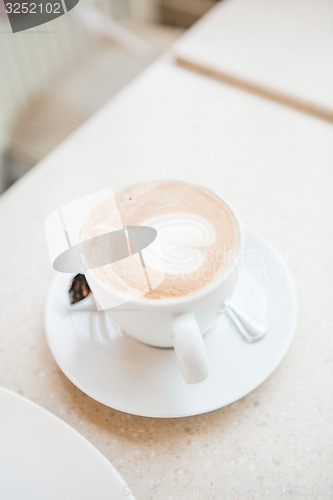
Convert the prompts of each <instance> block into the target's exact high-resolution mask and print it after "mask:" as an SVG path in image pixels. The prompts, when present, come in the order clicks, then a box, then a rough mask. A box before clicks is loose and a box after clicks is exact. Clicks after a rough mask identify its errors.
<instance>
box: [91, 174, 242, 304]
mask: <svg viewBox="0 0 333 500" xmlns="http://www.w3.org/2000/svg"><path fill="white" fill-rule="evenodd" d="M115 198H116V203H117V206H118V213H115V211H114V208H113V209H112V207H114V200H106V201H104V202H103V203H101V204H100V205H99V206H97V207H96V208H95V209H94V210H93V213H92V215H91V217H90V219H89V220H88V222H87V224H86V226H85V228H84V237H85V238H89V237H92V236H97V235H98V234H101V233H103V232H106V231H110V230H115V229H120V228H121V227H126V226H138V225H145V226H151V227H154V228H155V229H156V230H157V233H158V241H159V249H160V251H159V252H156V251H155V250H154V245H152V246H151V247H152V248H151V249H149V247H148V248H147V249H146V250H145V255H146V256H148V257H149V258H147V259H146V262H145V263H146V266H147V271H148V275H149V276H150V277H153V276H154V275H155V276H156V277H158V275H161V276H162V275H163V280H162V282H161V283H160V284H159V285H158V286H157V287H154V288H152V287H151V286H149V288H147V280H146V276H147V274H146V273H143V272H142V266H141V261H140V259H139V258H138V256H137V255H136V256H135V255H133V257H128V258H126V259H123V260H121V261H118V262H115V263H113V264H109V265H107V266H104V267H100V268H97V269H95V270H94V271H93V272H94V274H95V276H96V278H98V279H100V280H102V281H103V282H104V283H106V284H107V285H108V286H110V287H112V288H113V289H114V290H115V291H119V292H122V293H128V294H131V293H133V294H134V292H135V293H136V294H137V291H138V290H141V291H142V292H143V295H144V296H145V297H147V298H149V299H163V298H173V297H174V298H176V297H182V296H185V295H188V294H191V293H194V292H196V291H198V290H200V289H202V288H204V287H205V286H206V285H208V284H209V283H211V282H212V281H213V280H215V279H217V278H218V279H219V278H220V277H221V276H223V275H225V274H226V273H227V272H228V270H229V269H230V268H231V266H232V265H233V263H234V260H235V258H236V256H237V255H238V252H239V247H240V240H241V235H240V231H239V227H238V224H237V221H236V219H235V217H234V215H233V213H232V211H231V210H230V209H229V208H228V206H227V205H226V204H225V203H224V202H223V201H222V200H221V199H220V198H219V197H218V196H216V195H215V194H214V193H212V192H210V191H208V190H206V189H204V188H202V187H199V186H196V185H192V184H189V183H186V182H182V181H173V180H170V181H169V180H165V181H156V182H155V181H154V182H145V183H140V184H136V185H133V186H130V187H128V188H126V189H124V190H123V191H121V192H119V193H118V194H117V195H116V196H115ZM119 214H120V219H121V220H120V219H119ZM162 273H163V274H162ZM155 281H156V280H155ZM157 281H158V280H157ZM160 281H161V280H160ZM152 282H154V279H152Z"/></svg>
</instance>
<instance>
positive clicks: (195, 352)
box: [173, 313, 208, 384]
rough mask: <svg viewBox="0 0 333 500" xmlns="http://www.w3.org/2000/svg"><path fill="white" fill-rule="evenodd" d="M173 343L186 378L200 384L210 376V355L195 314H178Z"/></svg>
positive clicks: (174, 324)
mask: <svg viewBox="0 0 333 500" xmlns="http://www.w3.org/2000/svg"><path fill="white" fill-rule="evenodd" d="M173 345H174V348H175V352H176V356H177V359H178V361H179V364H180V369H181V372H182V374H183V377H184V379H185V380H186V382H187V383H189V384H198V383H199V382H202V381H203V380H205V378H207V376H208V357H207V353H206V349H205V345H204V341H203V338H202V335H201V331H200V328H199V325H198V323H197V320H196V319H195V316H194V314H191V313H186V314H181V315H179V316H176V317H175V318H174V321H173Z"/></svg>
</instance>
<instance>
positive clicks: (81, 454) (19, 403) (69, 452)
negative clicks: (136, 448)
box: [0, 388, 134, 500]
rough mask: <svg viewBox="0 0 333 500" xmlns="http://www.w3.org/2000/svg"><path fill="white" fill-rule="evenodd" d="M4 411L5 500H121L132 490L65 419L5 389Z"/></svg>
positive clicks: (1, 394) (1, 460)
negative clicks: (96, 499)
mask: <svg viewBox="0 0 333 500" xmlns="http://www.w3.org/2000/svg"><path fill="white" fill-rule="evenodd" d="M0 408H1V412H0V492H1V493H0V497H1V498H2V499H6V500H18V499H24V500H46V499H47V500H59V499H61V500H91V499H92V498H98V500H109V499H110V498H112V499H113V500H116V499H118V500H121V499H123V498H124V492H125V491H126V492H127V493H128V492H129V488H128V487H127V486H126V483H125V481H124V480H123V479H122V477H121V476H120V474H119V473H118V472H117V471H116V469H115V468H114V467H113V466H112V465H111V464H110V462H109V461H108V460H107V459H106V458H105V457H104V456H103V455H102V454H101V453H100V452H99V451H98V450H97V449H96V448H95V447H94V446H93V445H92V444H91V443H89V441H87V440H86V439H85V438H84V437H83V436H81V434H79V433H78V432H77V431H75V430H74V429H73V428H72V427H70V426H69V425H68V424H66V423H65V422H64V421H63V420H60V418H58V417H56V416H55V415H53V414H52V413H50V412H48V411H47V410H44V408H42V407H40V406H38V405H36V404H35V403H33V402H32V401H29V400H28V399H26V398H23V397H22V396H18V395H17V394H15V393H14V392H11V391H8V390H6V389H3V388H0ZM127 490H128V491H127ZM127 498H131V499H132V500H134V498H133V497H132V496H127Z"/></svg>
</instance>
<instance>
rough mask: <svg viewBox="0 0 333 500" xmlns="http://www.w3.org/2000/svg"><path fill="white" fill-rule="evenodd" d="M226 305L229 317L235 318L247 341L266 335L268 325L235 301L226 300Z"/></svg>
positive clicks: (256, 340)
mask: <svg viewBox="0 0 333 500" xmlns="http://www.w3.org/2000/svg"><path fill="white" fill-rule="evenodd" d="M225 306H226V311H227V313H228V314H229V317H230V318H231V319H232V320H233V322H234V323H235V325H236V326H237V328H238V330H239V332H240V333H241V335H242V336H243V337H244V339H245V340H246V341H247V342H250V343H252V342H258V340H261V339H262V338H263V337H264V336H265V335H266V333H267V328H266V326H265V325H264V324H262V323H260V322H259V321H257V320H256V319H254V318H253V317H252V316H251V315H250V314H248V313H247V312H246V311H244V310H243V309H242V308H241V307H239V306H237V305H236V304H235V303H234V302H232V301H226V302H225Z"/></svg>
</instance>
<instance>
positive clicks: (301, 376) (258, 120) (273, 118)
mask: <svg viewBox="0 0 333 500" xmlns="http://www.w3.org/2000/svg"><path fill="white" fill-rule="evenodd" d="M332 162H333V129H332V126H331V125H329V124H328V123H325V122H323V121H320V120H317V119H314V118H311V117H309V116H307V115H305V114H302V113H299V112H297V111H294V110H291V109H288V108H287V107H283V106H280V105H278V104H275V103H272V102H270V101H267V100H264V99H261V98H260V97H255V96H252V95H250V94H247V93H245V92H242V91H240V90H237V89H233V88H231V87H228V86H224V85H223V84H221V83H219V82H214V81H211V80H209V79H208V78H205V77H203V76H198V75H195V74H191V73H190V72H188V71H186V70H184V69H180V68H178V67H176V66H173V65H172V63H171V62H168V61H161V62H158V63H156V64H154V65H153V66H152V67H151V68H149V69H148V70H147V71H146V72H145V73H144V74H143V75H142V76H140V77H139V78H138V79H137V80H136V81H135V82H133V83H132V84H131V85H129V86H128V87H127V88H126V89H125V90H124V91H122V92H121V93H120V94H119V95H118V96H117V97H116V98H115V99H113V100H112V101H111V102H110V103H109V104H108V105H107V106H105V107H104V108H103V109H102V110H101V112H99V113H98V114H97V115H95V116H94V117H93V118H92V119H91V120H90V121H89V122H87V123H86V124H85V125H84V126H83V127H81V129H79V130H78V131H77V132H76V133H75V134H74V135H72V136H71V137H70V138H69V139H68V140H67V141H66V142H65V143H63V144H62V145H61V146H60V147H59V148H58V149H57V150H55V151H54V152H53V153H52V154H51V155H50V156H49V157H47V158H46V159H45V160H44V161H43V162H42V163H41V164H39V165H38V166H37V167H36V168H34V169H33V170H32V171H31V172H30V173H29V174H28V175H26V176H25V177H24V178H23V179H21V180H20V181H19V182H18V183H17V184H15V185H14V186H13V187H12V188H11V189H9V190H8V191H7V192H6V193H5V194H4V195H3V196H2V197H1V199H0V231H1V233H0V234H1V245H0V258H1V260H0V262H1V281H0V287H1V293H0V325H1V326H0V385H1V386H4V387H6V388H8V389H11V390H13V391H15V392H17V393H19V394H22V395H24V396H26V397H27V398H29V399H31V400H32V401H35V402H36V403H38V404H40V405H41V406H43V407H44V408H46V409H48V410H50V411H51V412H53V413H54V414H56V415H57V416H59V417H60V418H62V419H63V420H65V421H66V422H68V423H69V424H70V425H72V426H73V427H74V428H75V429H76V430H78V431H79V432H80V433H82V434H83V435H84V436H85V437H86V438H87V439H89V440H90V441H91V443H93V444H94V445H95V446H96V447H97V448H98V449H99V450H100V451H101V452H102V453H103V454H104V455H105V456H106V457H107V458H108V459H109V460H110V461H111V463H112V464H113V465H114V466H115V467H116V468H117V469H118V470H119V472H120V473H121V474H122V476H123V477H124V479H125V481H126V482H127V484H128V485H129V487H130V488H131V490H132V493H133V494H134V495H135V496H136V497H137V499H138V500H148V499H150V498H152V499H155V498H161V499H167V498H182V497H184V498H191V499H196V498H201V499H204V498H263V497H268V498H285V497H288V498H303V497H306V498H327V499H329V498H332V497H333V489H332V487H333V477H332V460H333V459H332V444H333V428H332V414H333V404H332V403H333V398H332V390H331V387H330V382H331V380H332V367H333V357H332V343H333V340H332V339H333V337H332V328H333V324H332V323H333V312H332V300H333V296H332V285H331V283H332V281H333V272H332V271H333V270H332V254H333V252H332V251H333V245H332V231H331V216H332V209H333V202H332V180H333V169H332ZM166 177H168V178H179V179H185V180H190V181H192V182H196V183H202V184H204V185H205V186H207V187H208V188H213V189H216V190H218V191H219V192H221V193H222V194H223V195H224V196H225V197H226V198H227V199H229V200H230V201H231V202H232V203H233V205H234V206H235V207H237V208H238V211H239V214H240V216H241V218H242V219H243V221H244V222H245V223H246V224H249V225H251V226H252V227H254V228H255V229H256V230H257V231H259V232H261V233H262V234H263V235H264V236H265V237H266V238H268V239H269V240H270V241H271V242H272V244H273V245H274V246H275V247H276V248H278V249H279V250H280V251H281V252H282V255H293V258H292V259H289V262H288V264H289V266H290V268H291V271H292V273H293V276H294V278H295V280H296V285H297V289H298V294H299V321H298V326H297V329H296V333H295V337H294V340H293V342H292V344H291V347H290V349H289V351H288V353H287V355H286V356H285V358H284V360H283V361H282V363H281V364H280V366H279V367H278V368H277V370H276V371H275V372H274V373H273V374H272V375H271V376H270V377H269V379H268V380H266V381H265V382H264V383H263V384H262V385H261V386H260V387H258V388H257V389H256V390H254V391H253V392H252V393H250V394H248V395H247V396H246V397H244V398H243V399H241V400H240V401H237V402H236V403H233V404H231V405H229V406H228V407H225V408H221V409H219V410H216V411H213V412H211V413H208V414H204V415H200V416H193V417H187V418H180V419H153V418H143V417H137V416H133V415H128V414H125V413H121V412H119V411H116V410H113V409H111V408H108V407H105V406H103V405H102V404H100V403H98V402H96V401H94V400H93V399H91V398H90V397H88V396H86V395H85V394H83V393H82V392H81V391H80V390H79V389H77V388H76V387H75V386H74V385H73V384H72V383H71V382H69V380H67V378H66V377H65V376H64V375H63V374H62V372H61V371H60V370H59V368H58V367H57V365H56V363H55V361H54V360H53V358H52V356H51V353H50V351H49V348H48V345H47V342H46V338H45V332H44V326H43V312H44V304H45V297H46V293H47V290H48V288H49V286H50V283H51V279H52V276H53V271H52V269H51V265H50V262H49V257H48V253H47V248H46V242H45V236H44V221H45V218H46V216H47V215H48V214H49V213H50V212H51V211H52V210H54V209H56V208H57V207H59V206H60V205H62V204H63V203H65V202H67V201H70V200H73V199H75V198H76V197H78V196H81V195H84V194H87V193H90V192H92V191H94V190H98V189H101V188H103V187H106V186H112V187H113V188H114V189H117V188H121V187H123V186H125V185H127V184H130V183H133V182H136V181H141V180H146V179H152V178H166Z"/></svg>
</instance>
